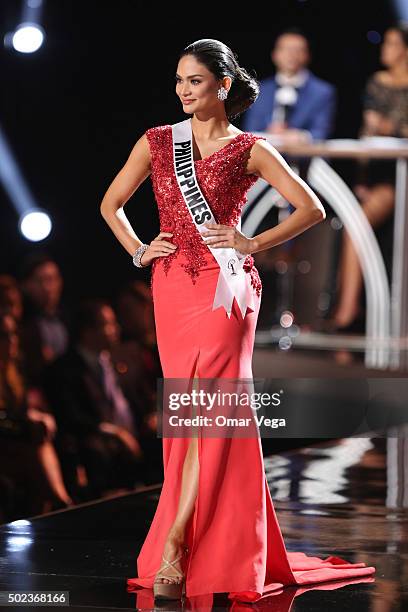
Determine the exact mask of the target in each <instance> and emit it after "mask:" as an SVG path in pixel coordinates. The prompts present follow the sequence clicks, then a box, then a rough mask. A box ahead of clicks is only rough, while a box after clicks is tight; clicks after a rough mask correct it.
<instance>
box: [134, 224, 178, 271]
mask: <svg viewBox="0 0 408 612" xmlns="http://www.w3.org/2000/svg"><path fill="white" fill-rule="evenodd" d="M171 236H173V234H171V233H170V232H160V234H158V236H156V238H154V239H153V240H152V241H151V243H150V244H149V246H148V247H147V249H146V250H145V252H144V253H143V255H142V257H141V258H140V263H141V264H142V266H148V265H149V264H151V263H152V261H153V259H156V257H163V256H164V257H166V256H167V255H170V253H174V251H175V250H176V249H177V245H176V244H172V243H171V242H169V241H168V240H166V238H167V237H171Z"/></svg>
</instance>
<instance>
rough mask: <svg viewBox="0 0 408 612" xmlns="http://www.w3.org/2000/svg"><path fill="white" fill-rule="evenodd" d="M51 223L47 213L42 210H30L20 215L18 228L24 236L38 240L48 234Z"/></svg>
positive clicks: (32, 240) (33, 240)
mask: <svg viewBox="0 0 408 612" xmlns="http://www.w3.org/2000/svg"><path fill="white" fill-rule="evenodd" d="M51 228H52V223H51V219H50V217H49V215H48V214H47V213H46V212H44V211H42V210H39V209H37V210H31V211H28V212H27V213H25V214H24V215H22V216H21V217H20V221H19V229H20V232H21V233H22V235H23V236H24V238H27V240H31V242H39V241H40V240H44V239H45V238H47V236H49V235H50V232H51Z"/></svg>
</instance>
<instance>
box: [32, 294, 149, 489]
mask: <svg viewBox="0 0 408 612" xmlns="http://www.w3.org/2000/svg"><path fill="white" fill-rule="evenodd" d="M118 343H119V325H118V322H117V319H116V315H115V313H114V311H113V309H112V307H111V306H110V305H109V304H108V303H107V302H105V301H103V300H99V299H96V298H95V299H88V300H83V301H82V302H81V304H80V306H79V308H78V311H77V313H76V317H75V322H74V326H73V338H72V343H71V344H70V346H69V349H68V351H67V352H66V353H65V354H64V355H62V356H60V357H58V358H57V359H56V360H55V361H54V362H53V363H51V364H50V365H49V366H48V367H47V370H46V372H45V377H44V383H43V384H44V390H45V393H46V396H47V398H48V400H49V402H50V404H52V405H55V415H56V419H57V423H58V426H59V431H60V435H59V437H58V443H59V449H60V452H61V455H62V456H63V457H64V461H63V466H64V474H65V475H66V478H67V480H68V481H69V483H70V486H71V487H75V484H76V480H75V479H76V473H75V472H76V470H77V468H78V467H80V466H83V467H84V469H85V473H86V476H87V484H88V489H89V491H90V494H91V496H99V495H102V494H104V493H106V491H108V490H110V489H113V488H115V487H125V488H131V487H133V486H135V484H136V483H137V482H141V481H143V478H144V473H143V472H144V469H143V468H144V461H143V451H142V448H141V445H140V443H139V440H138V435H139V431H138V418H139V415H138V414H137V410H136V409H135V407H134V406H132V405H131V402H130V401H129V399H128V398H127V397H126V396H125V394H124V392H123V391H122V389H121V387H120V384H119V382H118V373H117V370H116V368H115V365H114V363H113V361H112V353H111V352H112V350H113V349H114V348H115V346H117V344H118Z"/></svg>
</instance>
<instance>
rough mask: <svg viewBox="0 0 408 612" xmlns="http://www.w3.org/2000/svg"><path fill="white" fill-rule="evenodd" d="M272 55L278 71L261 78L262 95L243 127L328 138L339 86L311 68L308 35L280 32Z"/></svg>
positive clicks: (285, 136)
mask: <svg viewBox="0 0 408 612" xmlns="http://www.w3.org/2000/svg"><path fill="white" fill-rule="evenodd" d="M271 58H272V62H273V63H274V65H275V67H276V74H275V75H274V76H270V77H268V78H266V79H264V80H262V81H261V82H260V93H259V96H258V98H257V100H256V101H255V102H254V104H252V106H250V107H249V109H248V110H247V111H246V113H245V114H244V116H243V125H242V128H243V130H245V131H247V132H269V133H271V134H276V135H277V136H279V140H282V141H284V142H290V143H301V142H308V141H312V140H325V139H326V138H328V137H329V136H330V135H331V133H332V130H333V124H334V115H335V109H336V90H335V88H334V86H333V85H331V84H330V83H327V82H326V81H323V80H322V79H319V78H317V77H316V76H315V75H314V74H313V73H312V72H310V70H308V68H307V66H308V64H309V62H310V49H309V43H308V40H307V38H306V37H305V36H304V35H303V34H302V33H301V32H300V30H297V29H291V30H286V31H285V32H283V33H282V34H280V35H279V36H278V38H277V40H276V42H275V45H274V48H273V50H272V52H271Z"/></svg>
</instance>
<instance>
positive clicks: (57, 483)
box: [38, 440, 72, 504]
mask: <svg viewBox="0 0 408 612" xmlns="http://www.w3.org/2000/svg"><path fill="white" fill-rule="evenodd" d="M38 460H39V462H40V464H41V467H42V470H43V472H44V474H45V476H46V479H47V482H48V485H49V487H50V490H51V493H52V494H53V496H54V497H55V499H56V500H58V501H62V502H64V503H68V504H71V503H72V499H71V498H70V496H69V494H68V492H67V490H66V488H65V484H64V480H63V478H62V473H61V468H60V464H59V461H58V457H57V454H56V452H55V449H54V446H53V445H52V444H51V442H49V441H48V440H47V441H45V442H44V443H43V444H41V445H40V446H39V447H38Z"/></svg>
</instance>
